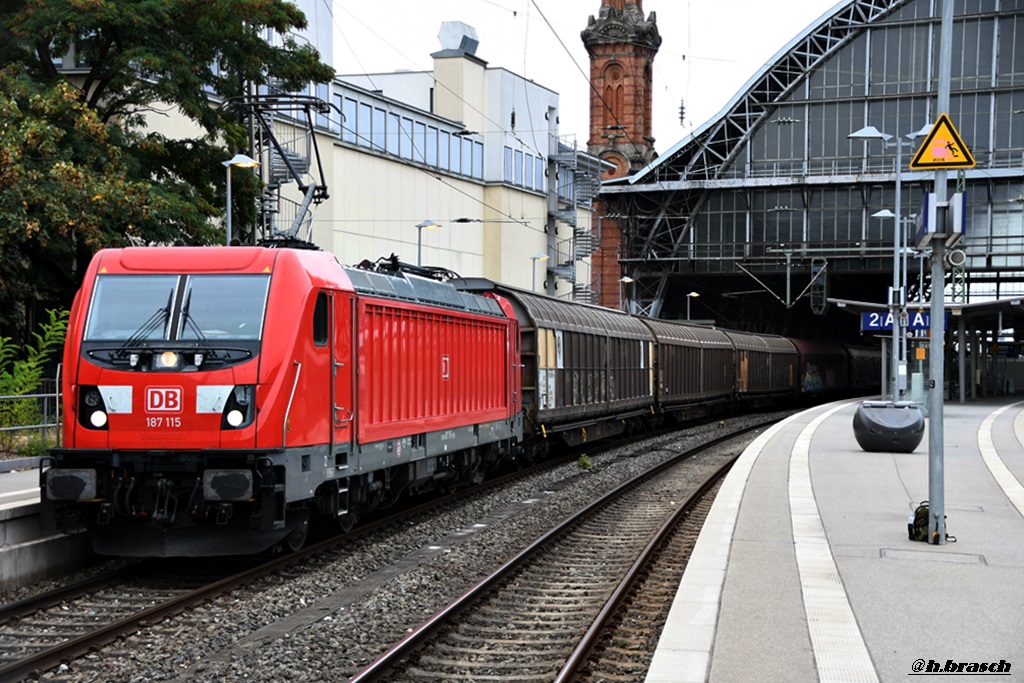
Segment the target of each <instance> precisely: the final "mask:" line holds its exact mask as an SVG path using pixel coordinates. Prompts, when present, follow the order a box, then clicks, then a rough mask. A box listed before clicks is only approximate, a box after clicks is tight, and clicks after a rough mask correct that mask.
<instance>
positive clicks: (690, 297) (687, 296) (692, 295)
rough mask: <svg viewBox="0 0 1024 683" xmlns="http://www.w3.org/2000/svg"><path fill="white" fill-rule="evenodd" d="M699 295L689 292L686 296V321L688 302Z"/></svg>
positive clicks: (688, 316) (688, 315)
mask: <svg viewBox="0 0 1024 683" xmlns="http://www.w3.org/2000/svg"><path fill="white" fill-rule="evenodd" d="M698 296H700V294H699V293H698V292H690V293H689V294H687V295H686V319H687V320H689V319H690V302H691V301H693V300H694V299H696V298H697V297H698Z"/></svg>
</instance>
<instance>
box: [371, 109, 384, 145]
mask: <svg viewBox="0 0 1024 683" xmlns="http://www.w3.org/2000/svg"><path fill="white" fill-rule="evenodd" d="M385 120H387V112H385V111H384V110H383V109H374V110H373V148H374V149H375V150H378V151H380V152H383V151H384V149H385V145H386V144H387V136H386V135H385V132H386V131H385V124H384V121H385Z"/></svg>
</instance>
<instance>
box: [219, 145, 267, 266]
mask: <svg viewBox="0 0 1024 683" xmlns="http://www.w3.org/2000/svg"><path fill="white" fill-rule="evenodd" d="M221 163H222V164H224V166H225V167H226V168H227V173H228V214H227V223H226V226H225V236H226V237H227V239H226V240H225V243H226V244H227V245H228V246H231V167H232V166H237V167H238V168H255V167H256V166H259V165H260V162H258V161H256V160H255V159H253V158H252V157H250V156H247V155H245V154H236V155H235V156H233V157H231V158H230V159H228V160H227V161H222V162H221Z"/></svg>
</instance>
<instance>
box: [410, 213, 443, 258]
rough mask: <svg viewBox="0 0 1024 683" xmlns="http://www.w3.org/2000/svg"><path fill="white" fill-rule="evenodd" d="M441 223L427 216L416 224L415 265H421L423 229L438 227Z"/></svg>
mask: <svg viewBox="0 0 1024 683" xmlns="http://www.w3.org/2000/svg"><path fill="white" fill-rule="evenodd" d="M440 227H441V225H440V224H439V223H437V222H435V221H432V220H430V219H429V218H428V219H427V220H425V221H423V222H422V223H420V224H419V225H417V226H416V265H417V266H422V265H423V231H424V230H425V229H426V230H433V229H434V228H440Z"/></svg>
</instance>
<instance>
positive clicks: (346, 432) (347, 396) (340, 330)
mask: <svg viewBox="0 0 1024 683" xmlns="http://www.w3.org/2000/svg"><path fill="white" fill-rule="evenodd" d="M353 301H354V296H353V295H352V294H350V293H348V292H332V293H331V375H332V377H331V424H332V430H333V431H332V437H331V445H332V450H333V451H334V453H335V456H336V466H337V467H344V466H345V465H343V463H345V464H347V457H348V453H349V452H351V449H350V446H351V442H352V434H353V426H354V424H355V397H354V392H353V385H354V383H355V361H354V360H353V354H352V332H353V329H352V328H353V325H354V317H353V312H354V304H353ZM339 474H341V473H340V472H339Z"/></svg>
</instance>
